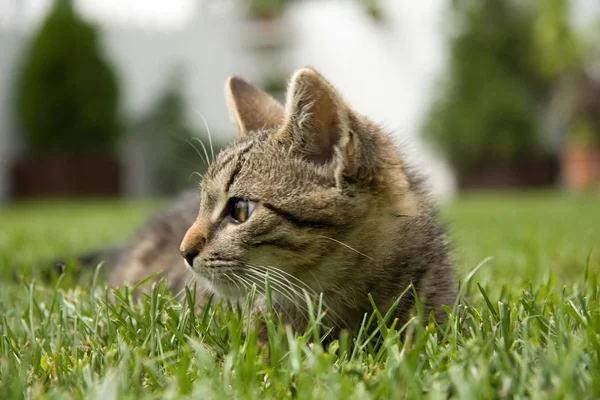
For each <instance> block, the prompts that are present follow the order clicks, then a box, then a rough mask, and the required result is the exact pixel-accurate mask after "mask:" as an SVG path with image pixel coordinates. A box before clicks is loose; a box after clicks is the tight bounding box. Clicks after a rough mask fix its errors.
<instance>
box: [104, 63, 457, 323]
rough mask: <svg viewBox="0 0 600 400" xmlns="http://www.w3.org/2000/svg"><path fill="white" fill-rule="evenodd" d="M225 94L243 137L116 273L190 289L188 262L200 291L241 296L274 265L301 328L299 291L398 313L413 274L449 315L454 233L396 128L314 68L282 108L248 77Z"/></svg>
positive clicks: (347, 317)
mask: <svg viewBox="0 0 600 400" xmlns="http://www.w3.org/2000/svg"><path fill="white" fill-rule="evenodd" d="M226 93H227V98H228V102H229V108H230V111H231V114H232V118H233V120H234V123H235V127H236V130H237V138H236V139H235V140H234V141H233V143H232V144H231V145H229V146H228V147H227V148H226V149H224V150H223V151H221V152H220V153H219V154H218V155H217V156H216V157H215V158H214V160H213V161H212V163H211V165H210V167H209V168H208V170H207V172H206V173H205V175H204V177H203V179H202V188H201V190H200V191H199V193H197V191H193V192H190V193H185V194H184V195H183V196H182V197H181V198H180V199H179V200H178V201H176V202H175V204H174V205H173V206H172V207H171V208H170V209H169V210H167V211H166V212H165V213H163V214H161V215H158V216H157V217H155V218H154V219H153V220H152V221H151V222H150V223H148V224H147V225H146V226H143V227H142V228H141V229H140V230H139V231H138V233H137V234H136V235H135V236H134V238H133V239H132V240H131V241H130V242H129V244H128V246H127V247H126V248H125V249H124V250H123V251H122V252H121V253H120V255H119V256H118V260H117V262H116V263H115V265H114V266H113V267H112V268H111V272H110V277H109V281H110V283H111V284H112V285H121V284H125V283H129V284H133V283H136V282H138V281H139V280H141V279H143V278H145V277H146V276H148V275H149V274H151V273H155V272H160V273H161V276H162V277H164V278H166V279H167V280H168V281H169V283H170V285H171V286H172V288H173V290H174V291H175V292H180V291H181V290H182V288H183V287H184V285H185V284H186V283H189V282H187V281H186V278H187V277H188V274H187V273H186V269H187V270H188V271H191V273H192V275H193V276H194V277H195V278H196V284H197V285H198V287H199V288H200V289H201V290H200V292H203V293H214V294H215V295H216V296H224V297H228V298H231V297H235V298H244V297H245V296H246V294H247V293H248V291H249V289H250V287H251V286H252V285H253V284H256V287H257V288H258V290H259V291H261V288H264V282H265V278H266V275H267V274H268V275H269V279H270V282H271V286H272V289H273V300H274V308H275V311H276V312H279V315H281V316H282V318H284V320H285V321H284V322H286V323H288V324H290V325H291V326H292V327H293V329H295V330H302V329H303V328H304V327H305V321H306V314H305V309H306V306H305V305H306V303H304V297H303V295H301V293H302V290H307V292H309V293H322V296H323V301H324V304H325V307H326V309H327V310H328V311H329V312H327V313H326V315H327V317H328V318H329V319H330V322H331V324H332V326H335V327H338V328H349V329H352V328H354V327H355V326H356V325H357V324H358V323H359V322H360V320H361V319H362V317H363V315H364V313H365V312H371V311H372V306H371V304H370V302H369V299H368V294H371V295H372V297H373V299H374V301H375V303H376V304H377V306H378V307H380V308H381V309H382V310H387V309H388V308H389V307H390V306H391V305H392V304H393V303H394V301H395V300H396V299H397V298H398V296H399V294H400V293H402V292H403V291H404V290H405V289H406V288H407V287H408V286H409V285H410V284H411V283H412V284H413V285H414V288H415V289H416V291H417V293H418V295H419V298H420V299H421V300H422V302H423V304H424V307H425V310H426V311H427V312H431V311H433V312H434V313H435V318H436V319H437V321H438V322H441V321H443V320H444V319H445V312H444V311H443V310H442V306H443V305H450V306H451V305H452V304H453V303H454V301H455V298H456V285H455V279H454V274H453V269H452V263H451V260H450V257H449V251H448V244H447V238H446V236H445V234H444V232H443V230H442V228H441V226H440V224H439V223H438V221H437V219H436V214H435V212H434V210H433V208H432V205H431V204H430V201H429V200H428V198H427V193H426V190H425V188H424V184H423V182H422V179H421V177H420V176H419V175H418V174H417V173H415V171H413V170H412V169H411V168H410V167H409V166H408V165H407V164H406V162H405V160H404V158H403V157H402V155H401V154H400V153H399V151H398V150H397V149H396V148H395V147H394V145H393V144H392V142H391V140H390V138H389V137H388V135H387V134H386V133H384V132H383V131H382V130H381V129H380V128H379V127H378V126H377V125H376V124H374V123H373V122H371V121H369V120H368V119H367V118H365V117H364V116H362V115H360V114H358V113H357V112H355V111H354V110H352V109H351V108H350V106H349V105H348V104H347V103H346V102H345V101H344V99H343V98H342V97H341V95H340V94H339V93H338V91H337V90H336V89H335V88H334V87H333V86H332V85H331V84H330V83H329V82H327V81H326V80H325V79H324V78H323V77H322V76H321V75H320V74H319V73H317V72H316V71H315V70H313V69H310V68H304V69H301V70H300V71H298V72H296V73H295V74H294V75H293V77H292V78H291V81H290V83H289V86H288V92H287V98H286V104H285V107H284V106H282V105H281V104H280V103H279V102H278V101H276V100H275V99H273V98H272V97H271V96H270V95H268V94H267V93H265V92H263V91H262V90H260V89H258V88H256V87H254V86H252V85H251V84H249V83H247V82H246V81H244V80H243V79H241V78H238V77H232V78H230V79H229V80H228V81H227V84H226ZM262 301H264V299H263V300H259V301H258V302H257V304H256V307H257V310H259V309H261V307H262ZM414 305H415V304H414V297H413V296H412V295H408V296H404V297H403V299H402V300H401V301H400V302H399V304H398V306H397V308H396V317H397V318H399V320H400V323H403V322H406V321H407V318H408V317H409V314H410V313H411V311H413V308H414Z"/></svg>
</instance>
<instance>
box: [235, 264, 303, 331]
mask: <svg viewBox="0 0 600 400" xmlns="http://www.w3.org/2000/svg"><path fill="white" fill-rule="evenodd" d="M233 274H234V276H235V277H236V278H237V279H239V280H240V281H242V282H244V283H245V284H246V287H247V288H248V291H250V290H252V288H253V287H254V288H255V289H256V291H257V292H258V293H259V294H261V295H262V296H264V297H266V293H265V291H264V289H262V291H261V289H260V288H259V286H258V285H257V284H256V283H255V282H253V281H252V280H251V279H250V277H248V276H246V278H248V280H246V279H244V277H243V276H242V275H241V274H236V273H235V272H233ZM272 300H273V301H274V302H275V303H276V304H278V305H279V306H280V308H281V309H282V310H283V312H284V313H285V315H286V316H287V317H288V318H289V319H290V320H291V319H292V317H291V315H290V314H289V313H288V311H287V309H286V308H285V307H284V306H283V304H281V303H280V302H279V301H278V300H277V299H272ZM274 311H275V315H277V317H278V318H279V312H278V311H277V310H274Z"/></svg>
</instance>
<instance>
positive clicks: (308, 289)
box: [244, 263, 349, 328]
mask: <svg viewBox="0 0 600 400" xmlns="http://www.w3.org/2000/svg"><path fill="white" fill-rule="evenodd" d="M244 264H246V265H247V266H249V267H253V268H254V269H256V268H260V267H262V268H264V269H265V270H266V271H268V272H270V273H272V274H275V275H276V276H277V274H279V278H280V279H284V280H285V281H286V282H287V283H288V284H289V285H293V286H296V287H297V289H295V290H294V291H295V292H296V293H297V295H298V296H301V297H303V295H301V293H300V292H301V291H306V292H308V293H309V294H312V296H313V299H317V298H319V297H321V296H320V295H319V294H318V293H317V292H316V291H315V290H313V289H312V288H311V287H310V286H308V285H307V284H306V283H304V282H302V281H301V280H300V279H298V278H297V277H295V276H293V275H291V274H290V273H288V272H286V271H283V270H281V269H279V268H276V267H273V266H267V265H258V264H250V263H244ZM261 273H263V272H261ZM283 274H286V275H288V276H290V277H292V278H293V279H295V280H296V281H298V282H300V283H301V284H302V285H303V287H302V286H299V285H297V284H295V283H293V282H290V281H289V279H287V278H286V277H285V276H284V275H283ZM311 274H312V272H311ZM313 276H314V274H313ZM315 279H316V278H315ZM293 286H289V287H288V288H289V289H294V288H293ZM321 294H322V293H321ZM323 305H324V306H325V307H326V310H325V313H327V314H330V315H331V316H332V317H333V319H331V318H330V320H331V322H333V323H334V324H335V325H336V326H337V327H338V328H341V327H340V326H339V324H338V323H337V322H336V319H337V320H339V321H341V322H342V323H343V324H344V325H346V326H349V324H348V322H347V321H346V320H345V319H344V318H342V316H341V315H340V314H339V313H337V312H336V311H335V310H334V309H333V308H332V307H330V306H329V305H328V303H327V302H326V301H325V300H324V299H323Z"/></svg>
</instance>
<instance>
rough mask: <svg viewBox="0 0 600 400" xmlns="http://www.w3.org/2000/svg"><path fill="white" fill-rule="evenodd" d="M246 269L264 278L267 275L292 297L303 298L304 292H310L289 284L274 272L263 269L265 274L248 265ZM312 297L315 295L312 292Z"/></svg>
mask: <svg viewBox="0 0 600 400" xmlns="http://www.w3.org/2000/svg"><path fill="white" fill-rule="evenodd" d="M246 265H247V266H248V267H250V269H251V270H253V271H254V272H258V273H260V274H261V275H262V276H263V277H266V275H267V274H269V275H270V279H271V280H272V281H274V282H277V283H279V284H280V285H282V286H285V287H286V288H287V289H288V290H289V291H291V292H292V293H293V294H294V295H296V296H298V297H301V298H302V297H304V294H303V293H304V291H307V292H312V291H311V290H306V289H303V288H302V287H300V286H298V285H295V284H294V283H292V282H290V280H289V279H287V278H286V277H285V276H284V275H281V274H278V272H277V271H275V270H269V269H267V268H263V269H264V270H265V271H266V273H265V272H264V271H260V268H258V267H257V266H254V265H250V264H246ZM312 293H313V295H316V293H314V292H312Z"/></svg>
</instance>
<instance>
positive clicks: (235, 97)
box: [225, 76, 285, 137]
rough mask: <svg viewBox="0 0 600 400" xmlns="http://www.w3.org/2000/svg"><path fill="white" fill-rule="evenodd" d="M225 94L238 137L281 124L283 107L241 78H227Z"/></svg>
mask: <svg viewBox="0 0 600 400" xmlns="http://www.w3.org/2000/svg"><path fill="white" fill-rule="evenodd" d="M225 93H226V96H227V102H228V105H229V110H230V112H231V117H232V119H233V121H234V123H235V125H236V127H237V135H238V136H239V137H243V136H246V135H248V134H249V133H250V132H252V131H257V130H261V129H265V128H271V127H274V126H277V125H281V124H282V123H283V120H284V115H285V114H284V108H283V106H282V105H281V104H280V103H279V102H278V101H277V100H275V99H274V98H273V97H271V95H269V94H268V93H266V92H264V91H262V90H261V89H259V88H257V87H255V86H253V85H252V84H250V83H248V82H246V81H245V80H243V79H242V78H239V77H237V76H233V77H231V78H229V79H228V80H227V83H226V84H225Z"/></svg>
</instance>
